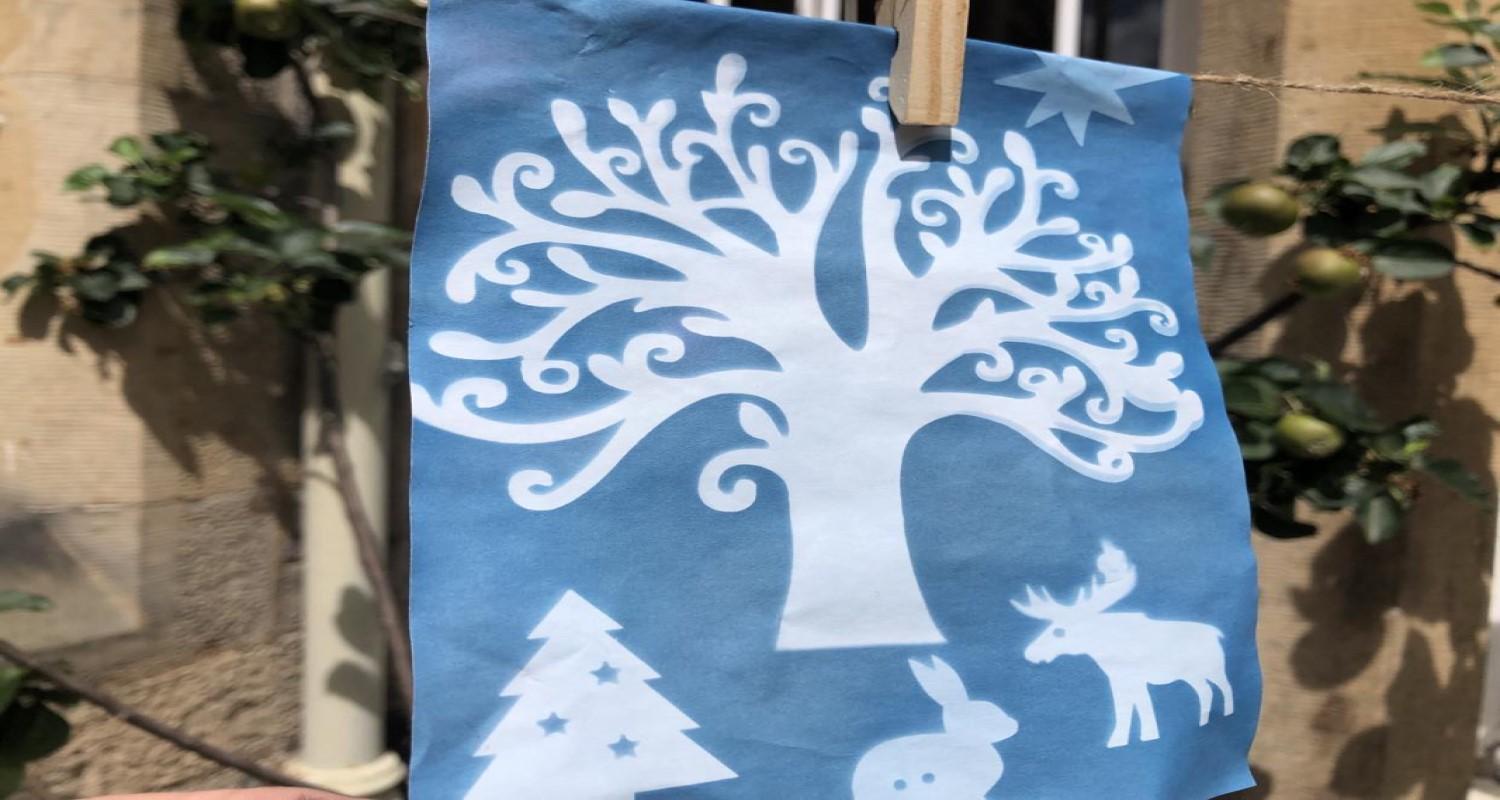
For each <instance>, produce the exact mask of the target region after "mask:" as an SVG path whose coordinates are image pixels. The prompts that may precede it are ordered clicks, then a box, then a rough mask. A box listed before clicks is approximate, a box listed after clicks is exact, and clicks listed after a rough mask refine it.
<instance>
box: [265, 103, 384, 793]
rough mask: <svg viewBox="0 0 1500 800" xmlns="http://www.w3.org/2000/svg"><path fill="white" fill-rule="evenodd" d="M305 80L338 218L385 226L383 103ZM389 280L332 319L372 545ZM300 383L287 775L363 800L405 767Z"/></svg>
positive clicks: (375, 623) (325, 461) (329, 470)
mask: <svg viewBox="0 0 1500 800" xmlns="http://www.w3.org/2000/svg"><path fill="white" fill-rule="evenodd" d="M317 77H318V80H317V81H316V83H317V87H318V93H319V94H320V95H323V96H337V98H338V102H339V103H340V104H342V105H343V106H344V107H345V108H346V109H347V110H348V111H349V113H350V114H351V116H352V117H353V119H352V122H353V124H354V126H355V129H356V133H355V138H354V141H353V142H352V143H351V146H350V148H349V155H348V156H347V157H346V158H345V159H344V160H343V161H341V162H340V163H339V165H338V170H337V182H338V189H339V198H338V205H339V209H340V213H341V214H342V215H343V216H344V217H346V218H349V219H362V220H373V221H379V220H386V219H389V216H390V208H391V200H392V185H391V182H392V173H391V164H392V163H393V160H392V157H391V144H392V143H391V117H390V110H389V109H390V106H389V104H383V103H382V102H381V101H379V100H376V99H372V98H370V97H368V96H367V95H364V94H362V93H360V92H357V91H344V90H341V89H339V88H337V87H333V86H331V85H330V84H329V82H328V81H327V80H326V78H323V77H322V76H317ZM390 280H391V276H390V275H389V274H386V273H385V272H380V273H375V274H371V275H368V276H366V277H365V278H364V279H363V280H362V281H361V282H360V290H359V297H358V298H357V300H355V301H354V302H352V303H350V304H349V305H348V306H347V307H346V308H345V309H344V310H343V313H342V314H341V315H340V317H339V323H338V330H337V336H338V357H339V365H340V370H339V384H340V390H341V393H342V395H343V402H344V417H345V425H346V428H347V436H348V443H349V450H350V457H351V459H352V460H353V462H354V468H355V472H356V475H357V482H358V484H359V491H360V494H361V495H362V496H363V498H364V500H365V503H366V504H367V509H366V510H367V511H368V513H369V515H370V518H371V520H372V521H373V522H374V525H375V528H376V531H377V533H378V534H379V535H380V536H381V537H382V538H383V537H384V536H385V535H386V533H387V531H388V524H387V520H386V516H387V515H386V497H387V480H388V471H387V465H386V453H387V449H386V446H387V438H388V428H387V426H388V422H389V418H390V408H389V402H388V393H389V390H390V387H389V384H388V383H387V372H386V368H387V365H388V361H387V356H388V353H387V351H386V346H387V342H388V341H389V339H390ZM309 372H310V375H309V379H308V381H307V384H308V387H309V397H308V400H307V402H306V407H305V409H304V412H303V416H302V441H303V455H302V463H303V478H302V515H301V528H302V544H303V558H302V569H303V581H302V613H303V618H302V625H303V659H302V669H303V674H302V737H301V738H302V740H301V747H300V749H299V750H298V753H297V755H296V757H295V758H293V759H292V760H291V762H290V763H288V764H287V771H288V772H289V773H290V774H292V775H294V776H295V777H298V778H300V779H303V780H306V781H307V782H309V783H313V784H316V785H318V786H323V787H327V788H329V789H332V790H334V791H336V792H338V793H340V794H345V795H350V796H353V797H374V796H376V795H382V794H384V793H386V792H389V791H390V790H392V789H394V788H395V787H397V786H399V785H400V784H401V783H402V781H403V780H405V777H406V765H405V764H403V763H402V761H401V758H400V757H399V756H398V755H397V754H396V753H394V752H391V751H390V750H388V749H387V748H386V737H385V716H386V702H385V696H386V666H385V665H386V654H385V639H384V636H383V635H382V633H381V629H380V623H379V617H378V614H377V613H376V610H375V608H376V606H375V602H374V599H373V595H372V594H371V591H370V585H369V582H368V581H367V580H366V579H365V574H364V571H363V570H362V569H361V567H360V562H359V557H358V553H357V551H356V548H355V543H354V533H353V531H352V530H350V527H349V522H348V518H347V517H346V516H345V514H344V506H343V502H342V500H341V498H340V495H339V492H338V488H337V483H336V481H335V477H334V469H333V464H332V463H331V460H330V459H329V458H328V457H327V456H326V455H324V454H323V453H321V452H319V450H318V434H319V423H318V402H317V381H316V379H315V377H314V376H313V375H311V370H310V371H309Z"/></svg>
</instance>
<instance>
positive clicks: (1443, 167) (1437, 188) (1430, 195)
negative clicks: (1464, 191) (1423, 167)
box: [1417, 164, 1464, 202]
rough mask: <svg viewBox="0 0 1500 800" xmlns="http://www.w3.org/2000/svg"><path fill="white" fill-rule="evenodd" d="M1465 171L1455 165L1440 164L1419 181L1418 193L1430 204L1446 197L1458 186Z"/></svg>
mask: <svg viewBox="0 0 1500 800" xmlns="http://www.w3.org/2000/svg"><path fill="white" fill-rule="evenodd" d="M1463 174H1464V171H1463V170H1461V169H1459V168H1458V167H1456V166H1454V165H1453V164H1440V165H1438V166H1437V167H1434V168H1433V169H1432V170H1431V171H1430V172H1428V173H1427V174H1425V175H1423V176H1422V177H1421V178H1420V179H1418V189H1417V190H1418V191H1420V192H1421V193H1422V196H1423V197H1425V198H1427V200H1428V201H1429V202H1431V201H1434V200H1437V199H1438V198H1440V197H1446V196H1447V195H1448V194H1449V193H1450V192H1452V191H1453V187H1455V186H1456V185H1458V179H1459V178H1461V177H1463Z"/></svg>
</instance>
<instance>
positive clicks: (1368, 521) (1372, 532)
mask: <svg viewBox="0 0 1500 800" xmlns="http://www.w3.org/2000/svg"><path fill="white" fill-rule="evenodd" d="M1356 514H1357V516H1358V518H1359V525H1360V527H1361V528H1364V531H1365V541H1368V542H1369V543H1370V544H1380V543H1382V542H1388V541H1390V540H1391V539H1394V538H1396V534H1398V533H1400V532H1401V522H1402V517H1403V516H1404V514H1403V512H1402V510H1401V504H1400V503H1398V502H1397V501H1396V498H1394V497H1392V496H1391V495H1390V494H1389V493H1388V492H1381V493H1380V494H1377V495H1375V496H1373V497H1371V498H1369V499H1367V500H1365V501H1364V502H1362V503H1360V504H1359V507H1358V511H1357V512H1356Z"/></svg>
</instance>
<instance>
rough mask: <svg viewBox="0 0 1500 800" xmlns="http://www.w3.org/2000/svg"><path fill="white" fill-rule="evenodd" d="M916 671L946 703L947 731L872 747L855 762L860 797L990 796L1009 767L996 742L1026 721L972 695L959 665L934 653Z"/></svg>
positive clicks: (974, 799) (928, 799) (941, 799)
mask: <svg viewBox="0 0 1500 800" xmlns="http://www.w3.org/2000/svg"><path fill="white" fill-rule="evenodd" d="M908 663H909V664H910V665H911V671H912V674H913V675H915V676H916V678H917V683H919V684H921V685H922V689H923V691H925V692H927V696H928V697H931V698H932V699H933V701H934V702H936V703H937V704H938V705H939V706H942V709H943V732H942V733H927V734H919V735H916V736H903V737H901V738H899V739H891V740H889V741H885V742H881V743H880V744H878V745H876V746H875V747H873V748H871V749H870V751H869V752H868V753H865V755H864V757H863V758H861V759H860V760H859V765H858V766H856V767H855V768H854V787H853V788H854V800H887V798H889V799H890V800H984V796H985V794H986V793H988V792H989V790H990V789H993V788H994V787H995V784H997V783H999V782H1000V775H1001V774H1002V773H1004V772H1005V764H1004V762H1002V761H1001V760H1000V754H999V753H997V752H995V748H994V744H995V743H996V742H999V741H1003V740H1005V739H1009V738H1010V737H1012V736H1015V735H1016V731H1018V730H1020V726H1019V725H1018V724H1016V721H1015V720H1014V719H1012V718H1011V717H1010V715H1009V714H1006V713H1005V712H1004V711H1002V710H1000V707H999V706H997V705H995V704H994V703H990V702H986V701H983V700H970V699H969V691H968V689H966V688H964V682H963V679H962V678H960V677H959V676H958V673H957V672H955V671H954V669H953V667H950V666H948V664H947V662H945V661H943V660H942V659H941V658H938V657H936V656H933V658H932V665H931V666H928V665H926V664H923V663H922V662H920V661H916V660H912V661H909V662H908Z"/></svg>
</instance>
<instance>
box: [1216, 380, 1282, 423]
mask: <svg viewBox="0 0 1500 800" xmlns="http://www.w3.org/2000/svg"><path fill="white" fill-rule="evenodd" d="M1224 405H1225V406H1226V407H1227V408H1228V409H1229V412H1230V413H1232V414H1238V415H1240V416H1243V417H1249V418H1251V419H1262V420H1272V419H1276V418H1277V417H1279V416H1280V415H1281V412H1282V411H1283V410H1284V409H1283V406H1282V402H1281V387H1279V386H1277V385H1276V384H1275V383H1272V382H1271V381H1270V380H1267V379H1266V378H1262V377H1260V376H1258V375H1242V376H1235V377H1232V378H1230V379H1229V380H1227V381H1225V382H1224Z"/></svg>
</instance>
